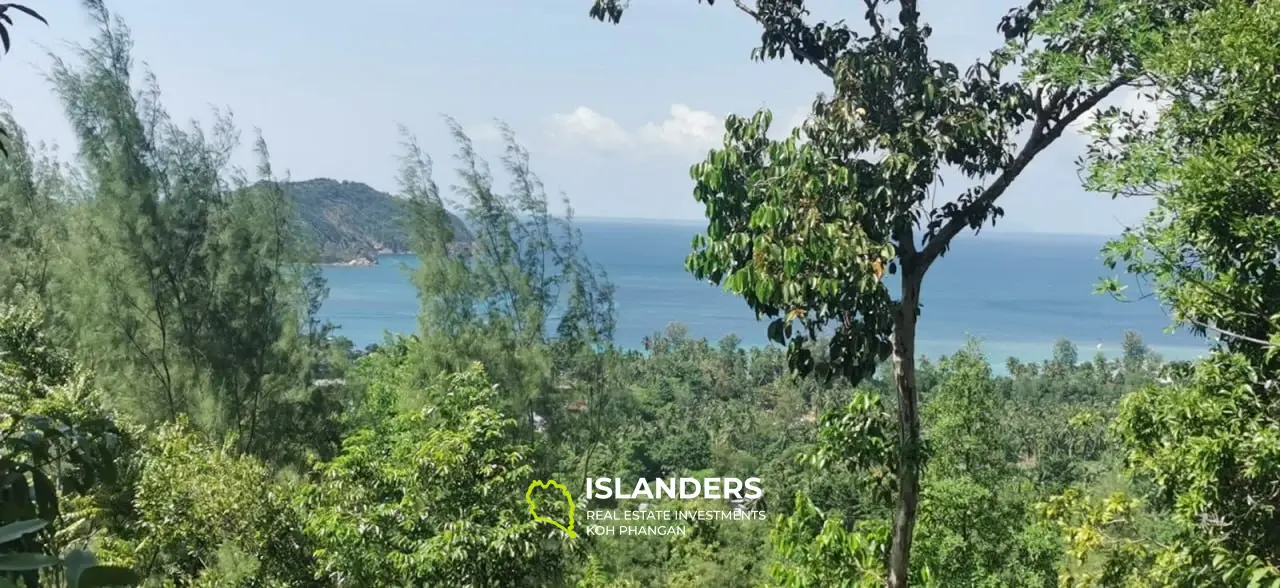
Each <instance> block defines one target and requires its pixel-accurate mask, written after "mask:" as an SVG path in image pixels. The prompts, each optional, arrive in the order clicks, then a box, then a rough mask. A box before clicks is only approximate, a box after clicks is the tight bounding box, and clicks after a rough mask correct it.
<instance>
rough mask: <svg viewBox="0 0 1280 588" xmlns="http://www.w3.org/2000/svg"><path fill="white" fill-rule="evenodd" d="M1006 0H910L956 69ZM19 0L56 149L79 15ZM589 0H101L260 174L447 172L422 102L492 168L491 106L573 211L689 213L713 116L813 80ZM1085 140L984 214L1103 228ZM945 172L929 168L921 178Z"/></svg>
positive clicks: (695, 212) (31, 76)
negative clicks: (56, 87) (408, 166)
mask: <svg viewBox="0 0 1280 588" xmlns="http://www.w3.org/2000/svg"><path fill="white" fill-rule="evenodd" d="M1014 1H1015V0H966V1H964V2H956V1H954V0H946V1H943V0H923V1H922V2H921V3H920V4H921V12H922V13H923V15H924V19H925V20H926V21H928V22H929V23H930V24H932V25H933V27H934V30H935V34H934V37H933V38H932V40H931V41H932V45H931V51H932V53H933V55H934V56H936V57H940V58H944V59H949V60H953V61H955V62H957V63H958V64H960V65H961V67H962V69H963V68H964V67H965V66H967V65H968V64H969V63H972V62H973V61H974V60H975V59H976V58H978V57H979V56H981V55H984V54H985V53H986V52H988V51H989V50H990V49H991V48H993V47H994V46H995V45H996V44H997V43H998V41H999V38H998V34H997V33H996V30H995V28H996V24H997V23H998V21H999V18H1000V16H1001V15H1003V14H1004V13H1005V12H1007V10H1008V9H1009V8H1011V7H1012V6H1013V4H1012V2H1014ZM26 3H27V5H29V6H31V7H32V8H35V9H36V10H38V11H40V12H41V13H42V14H43V15H44V16H45V17H46V18H47V19H48V20H49V21H50V26H49V27H45V26H43V25H41V24H39V23H38V22H36V21H32V20H30V19H26V18H25V17H23V16H22V15H15V20H16V21H17V22H16V24H15V26H14V27H13V29H12V36H13V50H12V52H11V53H10V54H9V55H7V56H4V57H3V58H0V80H3V86H2V87H0V98H3V99H4V100H5V101H7V102H8V103H9V105H10V106H11V108H12V110H13V113H14V116H15V117H16V119H17V120H18V122H19V123H20V124H21V125H23V127H24V128H25V129H26V131H27V133H28V134H29V135H30V136H31V137H32V139H34V140H44V141H47V142H50V143H55V144H57V145H59V146H60V151H61V152H62V153H63V154H64V155H65V156H68V157H70V156H71V155H72V154H74V141H73V139H72V135H71V131H70V128H69V126H68V125H67V123H66V122H65V118H64V117H63V115H62V112H61V106H60V105H59V104H58V102H57V100H56V99H55V98H54V97H53V95H52V93H51V91H50V85H49V83H48V81H47V79H46V78H45V72H47V70H48V64H49V58H48V54H49V52H53V53H56V54H59V55H70V54H71V52H70V48H71V47H72V46H73V45H74V44H82V43H86V42H88V41H89V40H90V39H91V37H92V35H93V34H94V30H93V28H92V26H91V22H90V21H89V19H88V17H87V15H86V14H85V13H84V12H83V10H82V9H81V8H80V6H79V2H76V1H74V0H71V1H68V0H58V1H56V2H55V1H52V0H26ZM590 4H591V0H537V1H531V0H473V1H448V2H446V1H443V0H427V1H417V2H409V1H405V0H362V1H361V2H336V1H333V0H309V1H306V2H303V1H301V0H272V1H271V2H264V1H262V0H223V1H220V2H159V1H156V0H107V5H108V8H109V9H111V10H112V12H113V13H114V14H115V15H116V16H119V17H121V18H123V19H124V21H125V22H126V23H127V25H128V26H129V28H130V29H131V30H132V34H133V38H134V43H135V48H134V59H135V62H136V64H137V66H138V67H137V69H138V70H139V72H141V70H142V69H143V67H146V68H148V69H150V70H151V71H152V72H154V74H155V76H156V78H157V79H158V82H159V84H160V87H161V90H162V101H163V103H164V104H165V106H166V108H167V110H168V111H169V113H170V115H171V116H172V117H173V118H175V119H177V120H186V119H195V120H203V121H210V120H211V114H210V113H211V112H212V109H214V108H229V109H230V110H231V111H232V112H233V113H234V115H235V120H236V122H237V124H238V125H239V126H240V128H241V129H242V132H243V136H244V139H245V141H244V142H245V149H244V151H245V153H246V154H247V153H248V148H249V146H250V139H251V138H252V136H251V132H252V131H253V129H255V128H257V129H261V131H262V133H263V135H264V137H265V138H266V141H267V143H268V145H269V148H270V152H271V156H272V161H273V165H274V166H275V169H276V171H277V173H283V172H287V173H288V176H289V177H290V178H291V179H295V180H303V179H309V178H313V177H331V178H335V179H340V180H351V181H361V182H365V183H368V184H370V185H372V186H374V187H375V188H378V189H381V190H385V191H389V192H393V191H395V189H396V183H395V178H396V173H397V168H398V165H399V163H398V156H399V155H400V154H401V152H402V149H401V136H400V134H399V130H398V129H399V127H400V125H404V126H405V127H406V128H408V129H409V130H410V131H411V132H412V133H413V134H414V135H415V136H416V137H417V139H418V140H419V142H420V144H421V145H422V147H423V148H424V150H425V151H427V153H428V154H429V155H430V156H432V158H433V159H434V160H435V161H436V165H437V177H436V180H437V182H439V183H440V185H442V186H448V185H450V184H451V183H452V182H453V181H454V180H453V177H452V174H451V173H449V172H450V170H451V169H452V167H453V163H452V160H451V156H452V155H453V153H454V152H455V144H454V143H453V141H452V139H451V138H450V137H449V135H448V133H447V128H446V125H445V123H444V118H443V117H444V116H446V115H447V116H450V117H453V118H454V119H455V120H457V121H458V122H459V123H460V124H461V125H462V126H463V127H464V128H465V129H466V131H467V133H468V134H469V135H471V137H472V138H473V139H474V140H475V142H476V145H477V148H478V150H479V151H480V152H481V154H482V155H486V156H488V157H489V158H490V159H491V160H494V164H495V167H496V164H497V162H496V157H497V156H499V155H500V154H501V151H500V148H501V143H500V137H499V135H498V133H497V130H496V126H495V122H494V121H496V120H501V121H505V123H506V124H508V125H509V126H510V127H511V128H512V130H513V131H514V132H515V134H516V138H517V140H518V141H519V142H520V143H521V144H523V145H524V146H525V147H526V148H528V150H529V151H530V152H531V154H532V167H533V168H534V170H535V171H536V172H537V173H538V175H539V176H540V177H541V178H542V180H543V181H544V183H545V184H546V185H547V188H548V191H549V192H551V196H552V197H553V198H555V197H557V196H558V193H559V192H563V193H564V195H566V196H567V197H568V198H569V199H570V200H571V201H572V203H573V207H574V209H575V213H576V214H577V215H578V216H579V217H602V218H630V219H655V220H688V221H696V220H699V219H702V218H703V209H702V206H701V205H700V204H698V203H697V202H696V201H695V200H694V199H693V197H692V195H691V191H692V186H693V182H692V180H691V179H690V178H689V167H690V166H691V165H692V164H694V163H697V162H698V161H701V160H702V159H703V157H704V156H705V154H706V152H707V150H708V149H710V148H712V147H714V146H716V145H717V144H719V143H720V141H721V138H722V134H723V117H724V116H725V115H727V114H730V113H734V114H741V115H749V114H751V113H753V112H754V111H756V110H757V109H759V108H769V109H770V110H772V111H773V112H774V118H775V125H778V126H780V127H781V128H780V130H779V132H780V133H781V132H786V131H787V130H788V129H789V128H791V127H793V126H795V125H797V124H799V123H800V122H801V121H802V120H803V119H804V117H805V115H806V114H807V113H808V112H809V110H810V105H811V104H812V102H813V100H814V98H815V97H816V95H817V94H818V93H820V92H824V91H829V88H830V82H829V81H828V80H826V78H824V77H823V76H822V75H821V74H819V73H817V72H816V71H815V70H813V69H812V68H811V67H810V66H806V65H802V64H797V63H795V62H793V61H790V60H787V61H783V62H768V63H761V62H755V61H752V60H751V59H750V51H751V49H752V48H753V47H754V46H755V45H756V44H757V43H758V42H759V28H758V27H757V25H756V24H755V23H754V22H753V21H751V20H750V18H748V17H747V16H745V15H743V14H741V13H739V12H737V11H736V10H734V9H733V6H732V4H730V3H728V2H727V1H726V0H722V1H721V2H719V3H717V4H716V5H715V6H707V5H705V4H699V3H698V2H697V1H696V0H633V2H632V6H631V7H630V9H629V11H628V12H627V13H626V15H625V16H624V17H623V20H622V23H621V24H620V25H616V26H615V25H609V24H603V23H600V22H598V21H595V20H592V19H590V18H589V17H588V16H587V10H588V8H589V7H590ZM811 4H813V5H814V6H815V15H814V18H825V19H830V20H837V19H840V18H847V19H849V20H850V21H856V20H859V19H860V18H861V12H862V10H861V9H860V8H858V7H857V6H860V3H857V2H850V1H848V0H825V1H821V0H820V1H817V2H813V3H811ZM1114 102H1115V103H1117V104H1123V105H1131V104H1137V103H1138V102H1137V101H1136V97H1135V96H1118V97H1117V98H1116V100H1115V101H1114ZM1086 144H1087V140H1086V138H1085V137H1083V136H1080V135H1078V134H1068V135H1067V136H1064V137H1063V138H1062V139H1061V140H1060V141H1059V142H1058V143H1057V144H1055V145H1054V146H1053V147H1052V148H1050V149H1049V150H1047V151H1046V152H1044V153H1042V154H1041V155H1040V157H1039V158H1038V159H1037V161H1036V162H1035V163H1034V164H1032V166H1031V167H1030V168H1029V169H1028V170H1027V172H1025V173H1024V174H1023V175H1022V177H1021V178H1019V179H1018V181H1017V182H1016V183H1015V185H1014V187H1012V188H1011V189H1010V190H1009V192H1008V193H1006V195H1005V196H1004V197H1003V198H1002V204H1003V206H1004V208H1005V212H1006V216H1005V218H1004V219H1001V229H1002V230H1007V231H1018V232H1040V233H1079V234H1085V233H1088V234H1114V233H1117V232H1119V231H1120V230H1121V229H1122V228H1123V227H1124V226H1125V225H1126V224H1133V223H1134V222H1136V221H1137V220H1139V219H1140V218H1141V217H1142V215H1143V214H1144V213H1145V212H1146V210H1147V207H1148V206H1149V202H1146V201H1142V200H1120V201H1115V200H1112V199H1111V198H1110V197H1108V196H1106V195H1102V194H1089V193H1085V192H1084V191H1083V190H1082V189H1081V188H1080V187H1079V184H1080V182H1079V178H1078V175H1077V174H1078V167H1077V163H1076V160H1077V158H1078V157H1079V156H1080V155H1081V154H1083V152H1084V148H1085V145H1086ZM240 161H242V162H243V163H244V164H246V165H247V164H249V162H250V161H251V160H250V159H249V158H248V157H247V155H245V156H244V157H243V159H241V160H240ZM961 189H962V187H960V186H956V185H948V187H946V188H944V189H943V190H942V191H941V192H939V196H940V197H941V196H944V195H946V193H947V190H955V191H959V190H961ZM557 199H558V198H557Z"/></svg>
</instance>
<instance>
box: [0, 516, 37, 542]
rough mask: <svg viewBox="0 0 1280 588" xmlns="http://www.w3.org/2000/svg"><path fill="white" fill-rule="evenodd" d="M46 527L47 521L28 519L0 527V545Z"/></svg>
mask: <svg viewBox="0 0 1280 588" xmlns="http://www.w3.org/2000/svg"><path fill="white" fill-rule="evenodd" d="M47 526H49V521H45V520H41V519H30V520H26V521H18V522H16V523H9V524H7V525H5V526H3V527H0V545H3V544H5V543H9V542H11V541H17V540H19V539H21V538H23V537H26V536H27V535H30V534H32V533H35V532H37V531H39V530H40V529H43V528H45V527H47Z"/></svg>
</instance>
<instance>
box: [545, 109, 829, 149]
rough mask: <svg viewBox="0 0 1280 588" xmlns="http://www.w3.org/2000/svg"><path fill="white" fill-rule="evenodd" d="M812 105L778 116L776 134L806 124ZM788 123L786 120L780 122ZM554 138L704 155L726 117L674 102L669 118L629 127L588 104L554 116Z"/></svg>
mask: <svg viewBox="0 0 1280 588" xmlns="http://www.w3.org/2000/svg"><path fill="white" fill-rule="evenodd" d="M809 114H810V108H809V107H808V106H804V107H800V108H797V109H795V110H793V111H792V112H791V115H790V116H789V117H788V118H786V119H783V118H782V117H778V118H776V119H775V123H774V126H773V131H772V132H771V133H770V134H771V135H773V136H774V137H775V138H782V137H785V136H787V135H788V134H790V133H791V131H792V129H795V128H797V127H799V126H800V125H802V124H804V121H805V120H806V119H807V118H808V117H809ZM779 123H785V124H779ZM550 132H551V135H552V137H553V138H555V139H556V140H558V141H560V142H561V143H562V144H565V145H573V146H576V147H579V148H583V147H585V148H588V149H607V150H620V149H624V148H625V149H631V150H634V151H637V152H648V153H665V154H669V155H677V156H681V157H689V156H701V155H704V154H705V153H706V152H707V151H708V150H710V149H713V148H715V147H717V146H719V145H721V144H722V142H723V140H724V117H723V116H720V115H717V114H713V113H711V112H708V111H705V110H698V109H696V108H693V107H691V106H689V105H686V104H672V105H671V108H670V109H669V110H668V114H667V116H666V117H665V118H663V119H662V120H659V121H655V122H647V123H645V124H643V125H640V126H639V127H637V128H636V129H635V130H627V129H626V128H624V127H623V126H622V125H621V124H619V123H618V122H617V121H615V120H613V119H612V118H609V117H608V116H605V115H603V114H601V113H599V112H596V111H595V110H593V109H591V108H588V107H586V106H579V107H577V108H576V109H574V110H573V111H572V112H569V113H561V114H553V115H551V118H550Z"/></svg>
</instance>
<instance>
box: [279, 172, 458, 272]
mask: <svg viewBox="0 0 1280 588" xmlns="http://www.w3.org/2000/svg"><path fill="white" fill-rule="evenodd" d="M280 188H281V189H282V190H283V191H284V195H285V197H286V198H287V199H288V200H289V204H290V206H292V207H293V209H294V211H296V214H297V215H298V220H299V222H300V223H301V226H300V227H299V230H300V231H301V233H300V234H302V235H305V236H307V237H309V238H311V239H312V240H313V242H314V244H315V247H316V250H317V251H316V255H317V256H318V261H319V262H320V263H348V262H351V261H357V260H358V261H376V260H377V255H378V254H379V253H408V252H409V251H410V245H411V242H412V236H411V234H410V228H411V227H410V222H409V221H410V219H411V217H412V214H411V211H410V207H409V202H408V201H407V200H404V199H402V198H396V197H395V196H392V195H391V194H387V193H385V192H379V191H377V190H375V189H373V188H371V187H369V185H368V184H362V183H360V182H339V181H337V180H331V179H328V178H316V179H313V180H306V181H301V182H280ZM450 217H451V218H452V220H453V223H454V231H455V233H456V234H457V236H458V240H459V241H460V242H467V241H469V240H470V237H471V236H470V233H469V232H468V231H467V229H466V226H465V224H464V223H463V222H462V219H459V218H458V217H456V216H453V215H450Z"/></svg>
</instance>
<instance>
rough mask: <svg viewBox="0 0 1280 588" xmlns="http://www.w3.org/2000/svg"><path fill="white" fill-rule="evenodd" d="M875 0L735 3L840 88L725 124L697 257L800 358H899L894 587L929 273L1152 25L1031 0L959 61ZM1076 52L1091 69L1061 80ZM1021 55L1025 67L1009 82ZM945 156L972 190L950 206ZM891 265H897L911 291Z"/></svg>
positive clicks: (910, 485) (906, 12)
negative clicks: (798, 125) (858, 26)
mask: <svg viewBox="0 0 1280 588" xmlns="http://www.w3.org/2000/svg"><path fill="white" fill-rule="evenodd" d="M865 4H866V8H867V10H866V13H865V21H866V24H867V29H869V31H870V32H869V33H863V32H858V31H855V30H853V29H851V28H850V27H849V26H848V25H847V24H845V22H844V21H839V22H822V23H816V24H810V23H808V22H807V20H806V17H807V15H808V10H807V9H806V3H805V2H804V1H803V0H760V1H759V2H757V3H756V4H755V5H754V6H752V5H749V4H748V3H747V2H745V1H735V2H734V6H735V7H737V8H738V10H739V11H740V12H743V13H745V14H747V15H748V16H750V17H751V18H752V19H753V20H755V21H756V22H757V23H758V24H759V25H760V26H761V28H762V35H761V45H760V46H759V47H758V48H756V49H755V50H754V51H753V53H752V57H753V58H756V59H761V60H763V59H778V58H784V57H787V56H790V57H791V58H793V59H794V60H796V61H798V62H801V63H807V64H810V65H812V66H813V67H815V68H816V69H817V70H818V71H820V72H822V73H823V74H825V75H827V76H828V77H829V78H831V81H832V84H833V86H834V88H833V89H834V93H833V94H832V96H830V97H825V96H824V97H819V98H818V99H817V100H816V101H815V102H814V107H813V112H812V114H811V116H810V118H809V120H808V121H807V122H806V123H805V124H804V126H803V128H802V129H797V130H795V131H793V132H792V133H791V135H790V136H789V137H788V138H786V139H783V140H772V139H770V138H768V131H769V127H770V124H771V123H772V115H771V114H770V113H769V112H768V111H761V112H759V113H757V114H756V115H754V116H752V117H749V118H743V117H738V116H730V117H729V118H728V120H726V122H725V131H726V135H725V142H724V146H723V148H721V149H717V150H713V151H712V152H711V153H710V154H709V155H708V158H707V160H706V161H705V162H703V163H700V164H697V165H695V166H694V168H693V170H692V174H693V177H694V179H695V181H696V182H697V186H696V188H695V191H694V195H695V198H697V199H698V201H700V202H702V203H703V204H704V205H705V206H706V209H707V218H708V226H707V233H706V235H705V236H700V237H698V238H697V239H696V240H695V242H694V248H695V252H694V253H693V254H692V255H691V256H690V258H689V264H688V265H689V269H690V270H691V271H692V272H693V274H694V275H695V276H696V277H698V278H699V279H710V280H712V281H713V282H717V283H724V284H725V286H726V287H727V288H728V289H729V290H731V291H733V292H735V293H738V294H740V295H741V296H743V297H744V298H745V299H746V300H747V303H748V304H749V305H750V306H751V307H752V308H753V309H755V310H756V311H757V313H759V314H763V315H767V316H769V317H776V318H774V320H773V321H772V323H771V324H770V326H769V334H770V338H771V339H773V340H775V341H778V342H789V343H790V345H791V350H792V358H793V366H794V367H795V368H797V369H799V370H801V371H809V370H811V369H816V370H817V371H818V372H819V373H822V374H841V375H844V376H846V377H848V378H850V379H852V380H854V381H857V380H860V379H862V378H863V377H865V376H867V375H869V374H871V373H872V372H873V371H874V370H875V369H876V367H877V366H878V365H879V364H880V363H881V362H882V361H884V360H885V359H886V358H888V357H890V356H892V358H893V370H894V379H895V387H896V410H897V413H898V420H899V435H898V440H897V444H898V446H899V451H898V452H897V456H898V460H899V461H898V464H897V466H896V467H897V476H896V478H897V484H898V489H897V490H898V492H897V494H898V506H897V511H896V513H895V515H894V523H893V539H892V547H891V549H890V557H889V560H888V570H889V573H888V579H887V583H888V585H889V586H906V585H907V576H908V572H909V569H910V567H909V563H910V561H909V560H910V549H911V541H912V537H913V534H914V533H913V531H914V528H915V520H916V511H917V506H918V501H919V492H920V488H919V480H920V471H921V469H922V463H923V456H922V454H921V446H920V439H921V435H920V416H919V399H918V391H917V385H916V381H915V372H916V367H915V360H916V358H915V333H916V324H917V321H918V318H919V312H920V292H921V286H922V283H923V279H924V276H925V274H926V273H927V271H928V270H929V268H930V267H931V266H932V264H933V263H934V262H936V261H937V260H938V258H940V257H941V256H942V255H943V254H944V253H945V252H946V251H947V249H948V248H949V247H950V246H951V243H952V241H953V240H954V239H955V238H956V236H958V235H959V234H960V233H961V232H962V231H964V230H965V229H967V228H968V229H974V230H979V229H980V228H981V227H982V226H983V225H984V224H986V223H987V222H988V221H991V222H994V221H995V219H997V218H998V217H1000V216H1001V215H1002V214H1003V210H1002V209H1001V208H1000V207H999V206H998V205H997V202H998V200H999V198H1000V196H1001V195H1003V194H1004V193H1005V192H1006V191H1007V190H1008V188H1009V186H1010V185H1012V183H1013V182H1014V180H1016V179H1017V177H1018V176H1019V175H1020V174H1021V173H1022V172H1023V170H1025V169H1026V167H1027V165H1029V164H1030V163H1031V161H1032V160H1034V159H1035V158H1036V156H1037V155H1039V154H1040V153H1041V152H1043V151H1044V150H1045V149H1046V148H1048V147H1049V146H1050V145H1051V144H1052V143H1054V142H1055V141H1056V140H1057V139H1058V138H1059V137H1061V135H1062V133H1063V132H1064V131H1065V130H1066V129H1067V126H1068V125H1070V124H1071V123H1073V122H1074V121H1075V120H1077V119H1079V118H1080V117H1081V116H1083V115H1084V114H1085V113H1086V112H1089V111H1091V110H1092V109H1093V108H1094V107H1095V106H1097V105H1098V104H1099V102H1101V101H1102V100H1103V99H1104V98H1106V97H1107V96H1108V95H1110V94H1111V93H1112V92H1113V91H1115V90H1116V89H1117V88H1120V87H1123V86H1124V85H1125V84H1127V83H1129V82H1130V81H1131V80H1132V79H1133V77H1134V75H1135V74H1136V73H1137V71H1136V70H1137V65H1138V64H1137V63H1134V62H1132V61H1131V60H1128V59H1127V57H1128V56H1127V55H1126V54H1124V53H1122V52H1120V53H1118V52H1115V51H1113V50H1112V49H1113V47H1112V41H1111V36H1112V35H1113V34H1114V32H1115V29H1117V28H1125V29H1131V28H1135V27H1146V28H1149V26H1150V25H1151V23H1149V22H1143V21H1139V22H1131V21H1118V22H1110V23H1107V22H1105V21H1104V20H1102V19H1101V18H1099V19H1097V20H1096V21H1090V23H1091V25H1094V24H1096V25H1097V26H1088V27H1078V26H1074V25H1075V24H1076V23H1078V22H1080V21H1081V20H1082V14H1081V13H1080V12H1078V11H1077V12H1072V11H1058V10H1056V8H1057V7H1058V3H1057V2H1033V3H1031V4H1030V5H1029V6H1028V7H1027V8H1025V9H1018V10H1015V11H1013V12H1011V13H1010V14H1009V15H1008V16H1007V17H1006V18H1004V19H1003V20H1002V21H1001V23H1000V25H999V27H998V28H999V31H1000V33H1001V35H1002V36H1003V37H1004V44H1003V46H1002V47H1001V48H1000V49H997V50H995V51H993V52H992V53H991V54H990V56H989V57H988V58H986V59H984V60H981V61H979V62H978V63H976V64H974V65H973V66H972V67H971V68H969V69H968V71H967V72H965V73H963V74H962V73H960V69H959V68H958V67H957V66H956V65H955V64H952V63H949V62H946V61H942V60H936V59H932V58H931V57H930V55H929V51H928V39H929V36H930V35H931V32H932V30H931V28H930V27H929V26H928V25H927V24H925V23H924V22H923V21H922V20H921V17H920V13H919V11H918V10H917V6H916V2H915V0H900V1H899V2H898V5H899V10H898V15H897V17H898V25H897V26H893V25H891V24H890V23H889V22H888V19H887V18H886V17H885V16H884V14H883V13H884V12H886V11H887V7H886V6H884V5H887V4H888V3H883V4H882V3H881V2H879V1H877V0H868V1H867V2H866V3H865ZM623 5H624V3H623V2H620V1H618V0H596V2H595V4H594V5H593V7H592V10H591V15H592V16H593V17H595V18H598V19H601V20H611V21H613V22H618V20H619V19H620V18H621V16H622V7H623ZM1085 15H1087V13H1086V14H1085ZM1111 16H1114V15H1111ZM1041 21H1043V22H1041ZM1064 65H1065V66H1071V67H1075V73H1076V75H1074V76H1073V77H1071V78H1069V79H1068V78H1066V77H1065V76H1057V78H1056V79H1055V80H1053V81H1050V80H1048V79H1046V74H1048V73H1056V72H1057V71H1059V70H1061V69H1062V68H1063V67H1064ZM1015 68H1021V70H1022V77H1023V80H1022V81H1014V80H1008V79H1006V78H1007V77H1008V73H1007V72H1010V71H1013V70H1014V69H1015ZM944 169H949V170H951V171H953V172H957V173H958V174H959V175H960V176H962V177H963V179H964V180H965V181H968V182H971V183H972V184H973V185H974V186H973V187H971V188H966V189H962V190H960V191H959V192H958V195H957V197H956V198H955V200H954V201H951V202H946V203H944V204H942V205H940V206H936V205H935V188H936V187H937V185H938V184H939V183H940V181H941V179H942V176H941V172H942V171H943V170H944ZM886 271H887V272H888V273H890V274H897V275H898V276H899V277H900V279H899V282H898V290H899V293H898V296H897V298H894V297H892V296H891V295H890V290H889V287H888V286H887V285H886V284H885V283H884V282H882V281H881V277H882V276H883V275H884V273H885V272H886ZM797 322H798V323H799V326H800V328H799V329H796V328H795V323H797ZM828 328H834V332H833V333H832V338H831V341H830V361H829V363H827V364H825V365H824V364H817V365H815V363H816V362H814V361H813V357H812V354H811V352H810V351H809V349H808V348H807V347H806V346H805V345H804V343H805V342H806V341H808V340H812V339H814V338H816V336H817V334H818V333H819V332H820V331H822V330H824V329H828Z"/></svg>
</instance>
